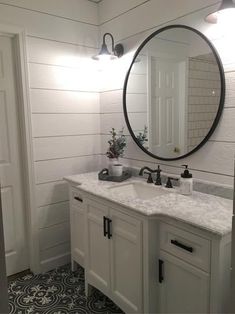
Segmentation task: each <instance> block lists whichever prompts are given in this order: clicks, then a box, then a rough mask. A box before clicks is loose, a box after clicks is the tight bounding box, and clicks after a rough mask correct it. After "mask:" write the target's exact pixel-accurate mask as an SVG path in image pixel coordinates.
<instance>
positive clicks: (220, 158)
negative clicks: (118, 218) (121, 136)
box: [99, 0, 235, 186]
mask: <svg viewBox="0 0 235 314" xmlns="http://www.w3.org/2000/svg"><path fill="white" fill-rule="evenodd" d="M125 3H126V4H125V5H124V4H123V1H122V0H121V1H118V2H117V1H115V0H103V1H102V2H101V3H100V5H99V9H100V12H99V14H100V21H101V34H103V33H105V32H107V31H110V32H111V33H112V34H113V35H114V38H115V40H116V41H118V42H122V43H123V44H124V47H125V52H126V53H125V57H124V58H122V59H120V60H118V61H117V62H118V63H119V64H118V66H113V68H112V69H108V70H107V75H106V82H105V81H104V83H103V91H102V92H101V97H100V100H101V112H102V115H101V125H102V128H101V132H102V151H103V152H105V150H106V147H107V144H106V143H107V134H108V131H109V129H110V128H111V127H112V126H114V127H116V128H119V129H120V128H121V127H122V126H124V125H125V121H124V117H123V110H122V87H123V82H124V77H125V72H126V71H127V68H128V64H129V63H130V60H131V57H132V55H133V52H134V51H135V49H136V47H137V46H138V45H139V44H140V43H141V42H142V41H143V39H144V38H146V37H147V36H148V35H149V34H150V33H152V32H153V31H154V30H156V29H157V28H160V27H162V26H164V25H166V24H186V25H189V26H192V27H195V28H196V29H198V30H200V31H202V32H203V33H204V34H205V35H206V36H208V38H210V39H211V40H212V42H213V43H214V45H215V46H216V48H217V49H218V51H219V53H220V55H221V58H222V61H223V63H224V67H225V71H226V83H227V91H226V101H225V109H224V112H223V116H222V119H221V122H220V123H219V126H218V127H217V130H216V131H215V133H214V135H213V136H212V138H211V140H210V141H209V142H208V143H207V144H206V145H205V146H204V147H203V148H201V149H200V150H199V151H198V152H196V153H195V154H193V155H192V156H190V157H188V158H186V159H183V160H179V161H172V162H162V161H158V160H156V159H153V158H151V157H148V156H147V155H145V154H144V153H143V152H142V151H141V150H140V149H139V148H138V146H137V145H136V144H135V143H134V142H133V140H132V139H131V138H130V137H128V148H127V151H126V153H125V158H124V159H123V162H124V163H125V164H127V165H130V166H134V167H141V166H143V165H149V166H153V167H154V166H155V165H156V164H161V165H162V168H163V169H164V170H165V171H166V172H170V173H175V174H180V172H181V169H180V165H181V164H185V163H187V164H189V166H190V168H191V169H192V170H193V174H194V177H195V178H197V179H199V180H205V181H209V182H216V183H219V184H225V185H230V186H232V184H233V159H234V152H235V123H234V121H235V106H234V97H235V84H234V83H235V72H234V71H235V45H234V44H233V42H232V41H231V38H232V36H233V35H232V31H231V32H230V33H229V32H228V30H229V29H228V28H226V29H225V28H223V26H221V25H209V24H207V23H205V22H204V16H206V15H207V14H208V13H209V12H211V11H213V9H215V8H217V6H218V4H217V5H214V4H215V3H217V1H214V0H206V1H205V0H202V1H201V0H200V1H193V0H179V1H172V0H158V1H156V0H149V1H138V3H137V2H135V1H134V2H133V1H125ZM128 4H129V6H128ZM230 29H233V28H231V27H230ZM128 59H129V62H128ZM111 75H112V76H111ZM110 77H112V78H115V80H114V79H113V80H110ZM104 79H105V76H104ZM103 162H104V164H105V162H106V158H105V157H104V158H103Z"/></svg>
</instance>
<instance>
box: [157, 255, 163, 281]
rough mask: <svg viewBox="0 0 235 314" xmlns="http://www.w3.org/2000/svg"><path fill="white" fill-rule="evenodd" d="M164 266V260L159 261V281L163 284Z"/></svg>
mask: <svg viewBox="0 0 235 314" xmlns="http://www.w3.org/2000/svg"><path fill="white" fill-rule="evenodd" d="M163 265H164V262H163V260H161V259H159V260H158V281H159V282H160V283H162V282H163V280H164V277H163Z"/></svg>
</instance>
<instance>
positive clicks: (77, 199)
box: [74, 196, 83, 203]
mask: <svg viewBox="0 0 235 314" xmlns="http://www.w3.org/2000/svg"><path fill="white" fill-rule="evenodd" d="M74 199H75V200H76V201H79V202H81V203H82V202H83V199H82V198H80V197H78V196H74Z"/></svg>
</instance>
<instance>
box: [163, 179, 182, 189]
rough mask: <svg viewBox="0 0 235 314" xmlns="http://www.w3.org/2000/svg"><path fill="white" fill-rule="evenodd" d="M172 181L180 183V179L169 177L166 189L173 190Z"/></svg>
mask: <svg viewBox="0 0 235 314" xmlns="http://www.w3.org/2000/svg"><path fill="white" fill-rule="evenodd" d="M171 180H175V181H178V180H179V179H178V178H172V177H168V178H167V181H166V188H168V189H172V188H173V185H172V182H171Z"/></svg>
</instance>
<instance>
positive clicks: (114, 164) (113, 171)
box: [108, 158, 123, 177]
mask: <svg viewBox="0 0 235 314" xmlns="http://www.w3.org/2000/svg"><path fill="white" fill-rule="evenodd" d="M108 169H109V174H110V175H111V176H114V177H119V176H121V175H122V171H123V165H122V164H120V162H119V161H118V159H117V158H109V166H108Z"/></svg>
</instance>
